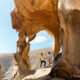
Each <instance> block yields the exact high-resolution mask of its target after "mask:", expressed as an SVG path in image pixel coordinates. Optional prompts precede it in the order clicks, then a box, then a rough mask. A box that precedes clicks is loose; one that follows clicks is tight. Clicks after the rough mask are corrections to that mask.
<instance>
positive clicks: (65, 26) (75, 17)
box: [58, 0, 80, 78]
mask: <svg viewBox="0 0 80 80" xmlns="http://www.w3.org/2000/svg"><path fill="white" fill-rule="evenodd" d="M79 5H80V1H79V0H77V1H76V0H59V19H60V25H61V41H62V54H63V58H62V59H61V61H60V62H59V63H58V67H59V68H60V69H59V70H61V73H62V72H64V75H66V76H65V77H66V78H68V77H72V76H73V75H79V74H80V59H79V58H80V54H79V53H80V43H79V41H78V40H80V6H79ZM62 64H64V66H61V65H62ZM62 70H63V71H62ZM59 72H60V71H59ZM64 75H60V74H58V76H60V77H63V76H64Z"/></svg>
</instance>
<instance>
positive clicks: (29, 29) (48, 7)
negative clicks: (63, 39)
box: [11, 0, 60, 69]
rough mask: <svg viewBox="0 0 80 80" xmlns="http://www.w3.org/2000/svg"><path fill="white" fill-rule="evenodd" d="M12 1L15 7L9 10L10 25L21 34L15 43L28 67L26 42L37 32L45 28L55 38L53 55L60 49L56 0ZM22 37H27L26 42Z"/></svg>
mask: <svg viewBox="0 0 80 80" xmlns="http://www.w3.org/2000/svg"><path fill="white" fill-rule="evenodd" d="M14 2H15V6H16V7H15V9H14V10H13V11H12V12H11V17H12V25H13V28H14V29H16V31H18V32H19V34H20V35H21V36H20V35H19V40H18V43H19V42H21V44H20V45H19V44H18V43H17V44H18V46H17V47H19V49H20V50H19V52H20V54H21V57H20V59H22V60H24V62H25V64H26V65H27V67H28V68H29V69H30V62H29V58H28V52H29V48H27V49H25V48H26V44H27V43H29V42H30V41H31V40H33V39H34V38H35V36H36V33H37V32H39V31H41V30H46V31H47V32H48V33H49V34H50V35H51V36H52V38H55V48H54V51H53V56H54V57H55V56H56V55H57V54H58V52H59V51H60V42H59V40H60V34H59V33H60V30H59V29H60V25H59V18H58V0H44V1H43V0H34V1H33V0H24V1H22V0H14ZM22 33H25V34H22ZM24 37H25V38H27V37H28V39H29V41H28V42H27V43H24V42H25V38H24ZM21 45H24V46H21ZM25 55H26V56H25ZM22 63H23V62H22ZM23 64H24V63H23ZM19 67H20V65H19Z"/></svg>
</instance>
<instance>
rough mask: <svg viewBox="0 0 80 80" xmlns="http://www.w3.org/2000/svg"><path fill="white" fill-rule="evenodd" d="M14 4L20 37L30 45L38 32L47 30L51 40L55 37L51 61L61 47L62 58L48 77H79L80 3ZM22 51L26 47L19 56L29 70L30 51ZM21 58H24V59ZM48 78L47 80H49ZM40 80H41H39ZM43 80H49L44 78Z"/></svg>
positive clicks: (40, 0)
mask: <svg viewBox="0 0 80 80" xmlns="http://www.w3.org/2000/svg"><path fill="white" fill-rule="evenodd" d="M14 2H15V6H16V8H15V10H14V11H12V13H11V17H12V25H13V28H14V29H16V30H17V31H18V32H19V33H21V32H24V33H25V35H26V37H28V38H29V41H31V40H33V39H34V38H35V36H36V33H37V32H39V31H41V30H46V31H47V32H48V33H49V34H50V35H51V36H52V37H53V35H54V38H55V49H54V52H53V56H54V57H56V56H57V54H58V52H59V50H60V47H61V46H62V57H61V59H60V60H59V61H58V62H57V64H56V65H55V66H53V69H52V71H51V77H62V78H66V79H70V77H72V76H73V75H79V74H80V54H79V53H80V42H79V40H80V27H79V26H80V1H79V0H59V3H58V0H24V1H22V0H14ZM58 8H59V9H58ZM58 13H59V18H58ZM59 19H60V22H59ZM22 36H23V37H22V38H21V40H23V41H25V39H24V35H22ZM19 38H20V36H19ZM60 39H61V40H60ZM21 40H20V41H21ZM29 41H28V43H29ZM60 42H61V45H60ZM25 44H26V43H25ZM25 48H26V46H25V47H24V48H23V49H22V52H20V54H21V57H20V59H21V60H24V62H25V64H26V65H27V66H26V67H28V68H30V65H29V60H28V52H29V48H27V49H26V50H25ZM25 52H27V53H25ZM24 55H26V56H25V57H24ZM16 58H17V57H16ZM26 58H27V59H26ZM22 63H23V62H22ZM22 63H21V64H22ZM23 64H24V63H23ZM20 66H21V65H19V67H20ZM27 70H28V69H27ZM48 77H49V80H50V79H51V77H50V76H48ZM37 80H39V79H37ZM40 80H42V78H41V79H40ZM44 80H48V79H47V76H46V77H45V78H44Z"/></svg>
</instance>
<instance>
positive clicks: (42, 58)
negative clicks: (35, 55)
mask: <svg viewBox="0 0 80 80" xmlns="http://www.w3.org/2000/svg"><path fill="white" fill-rule="evenodd" d="M43 63H44V67H45V66H46V61H45V58H44V56H43V53H41V56H40V67H42V64H43Z"/></svg>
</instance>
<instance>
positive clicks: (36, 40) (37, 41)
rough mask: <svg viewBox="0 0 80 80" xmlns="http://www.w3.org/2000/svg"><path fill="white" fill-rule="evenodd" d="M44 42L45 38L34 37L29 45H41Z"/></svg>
mask: <svg viewBox="0 0 80 80" xmlns="http://www.w3.org/2000/svg"><path fill="white" fill-rule="evenodd" d="M46 40H47V38H46V37H45V36H36V38H35V39H34V40H33V41H31V42H30V43H31V44H34V43H42V42H44V41H46Z"/></svg>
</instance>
